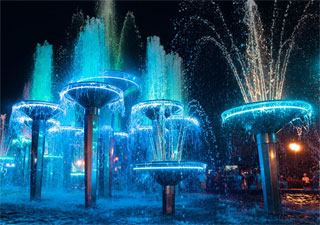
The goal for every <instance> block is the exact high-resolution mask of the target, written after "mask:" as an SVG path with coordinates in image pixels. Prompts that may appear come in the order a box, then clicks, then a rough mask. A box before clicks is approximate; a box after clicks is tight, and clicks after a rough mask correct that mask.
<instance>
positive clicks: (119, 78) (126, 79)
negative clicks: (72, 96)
mask: <svg viewBox="0 0 320 225" xmlns="http://www.w3.org/2000/svg"><path fill="white" fill-rule="evenodd" d="M120 73H121V74H126V73H122V72H120ZM126 75H128V77H130V75H129V74H126ZM130 78H132V77H130ZM135 78H136V77H134V76H133V79H129V78H125V77H120V76H115V75H102V76H96V77H88V78H84V79H81V80H79V81H77V82H83V81H90V80H94V79H117V80H123V81H127V82H129V83H132V84H133V85H135V86H136V87H137V88H140V84H138V83H137V82H135V81H134V79H135Z"/></svg>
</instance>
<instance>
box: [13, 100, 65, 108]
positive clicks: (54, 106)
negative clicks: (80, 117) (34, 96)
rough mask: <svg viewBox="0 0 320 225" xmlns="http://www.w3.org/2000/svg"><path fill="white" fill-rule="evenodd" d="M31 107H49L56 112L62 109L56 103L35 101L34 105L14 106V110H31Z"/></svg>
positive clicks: (25, 103) (21, 104)
mask: <svg viewBox="0 0 320 225" xmlns="http://www.w3.org/2000/svg"><path fill="white" fill-rule="evenodd" d="M31 107H48V108H52V109H54V110H57V109H60V107H59V105H58V104H55V103H50V102H36V101H33V102H32V103H28V102H20V103H18V104H16V105H14V106H12V110H19V109H21V108H31ZM60 110H61V109H60Z"/></svg>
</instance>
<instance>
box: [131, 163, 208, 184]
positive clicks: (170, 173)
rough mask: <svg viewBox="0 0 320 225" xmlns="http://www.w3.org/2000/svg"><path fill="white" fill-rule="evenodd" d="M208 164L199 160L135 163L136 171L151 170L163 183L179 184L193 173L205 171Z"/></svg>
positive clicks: (159, 181) (157, 179)
mask: <svg viewBox="0 0 320 225" xmlns="http://www.w3.org/2000/svg"><path fill="white" fill-rule="evenodd" d="M206 168H207V165H206V164H205V163H199V162H178V161H159V162H148V163H140V164H135V165H134V167H133V170H134V171H141V172H143V171H145V172H149V173H150V174H151V175H152V176H153V177H154V178H155V180H156V181H157V182H158V183H159V184H161V185H177V184H178V183H179V182H180V181H182V180H183V179H185V178H186V177H187V176H189V175H190V174H192V173H195V172H205V170H206Z"/></svg>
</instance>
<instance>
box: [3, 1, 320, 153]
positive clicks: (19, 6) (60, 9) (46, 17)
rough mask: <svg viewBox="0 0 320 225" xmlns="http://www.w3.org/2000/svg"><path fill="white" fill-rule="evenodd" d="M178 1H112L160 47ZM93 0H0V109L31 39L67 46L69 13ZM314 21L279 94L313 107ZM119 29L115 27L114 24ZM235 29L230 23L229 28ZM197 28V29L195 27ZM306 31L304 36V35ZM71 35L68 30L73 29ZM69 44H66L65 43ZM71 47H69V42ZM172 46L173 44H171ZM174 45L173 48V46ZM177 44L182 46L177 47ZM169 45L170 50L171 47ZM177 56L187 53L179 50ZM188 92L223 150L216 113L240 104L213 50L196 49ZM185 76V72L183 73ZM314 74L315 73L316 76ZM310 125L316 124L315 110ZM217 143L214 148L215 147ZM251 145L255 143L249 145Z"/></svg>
mask: <svg viewBox="0 0 320 225" xmlns="http://www.w3.org/2000/svg"><path fill="white" fill-rule="evenodd" d="M179 3H180V2H179V1H116V4H115V5H116V16H117V20H118V21H117V22H118V25H122V23H123V20H124V17H125V15H126V13H127V11H129V10H130V11H132V12H133V13H134V15H135V17H136V24H137V27H138V29H139V31H140V34H141V36H142V40H143V41H144V43H146V38H147V37H148V36H152V35H157V36H160V38H161V43H162V44H163V45H164V46H165V48H166V51H167V52H169V51H171V49H172V48H171V47H172V46H171V44H172V39H173V38H174V36H175V34H176V31H175V30H174V29H173V28H174V23H173V21H174V20H176V19H181V16H182V15H181V14H180V13H178V11H179V7H180V6H179ZM220 3H221V4H224V7H223V10H224V13H226V19H227V20H232V19H233V17H232V14H231V13H228V12H230V10H231V6H232V4H231V3H230V2H229V1H227V2H220ZM259 6H260V8H259V9H261V15H262V16H264V15H266V14H268V13H269V14H270V12H272V10H270V9H272V3H271V4H270V2H269V1H268V2H262V3H261V2H259ZM96 9H97V3H96V2H94V1H54V2H49V1H34V2H28V1H23V2H18V1H13V2H9V1H4V2H3V1H2V2H1V114H4V113H7V114H10V112H11V107H12V105H13V104H15V103H17V102H19V101H21V100H22V92H23V87H24V84H25V83H26V82H28V81H29V80H30V76H31V74H32V70H33V54H34V51H35V48H36V45H37V43H41V44H42V43H43V42H44V41H45V40H47V41H48V42H49V43H50V44H52V45H53V50H54V52H57V51H59V49H61V48H65V47H69V48H70V46H67V45H68V44H67V43H66V42H67V41H66V37H67V32H69V31H70V29H71V19H72V15H73V14H75V13H77V12H79V11H80V10H81V11H82V12H83V14H84V15H85V16H86V15H88V16H90V17H93V16H96ZM318 25H319V24H317V23H314V24H312V25H309V26H307V27H306V28H304V30H303V31H302V32H303V34H304V35H301V36H300V37H299V38H298V39H297V46H298V47H297V48H296V49H295V50H299V51H295V52H294V53H293V54H292V57H291V59H290V63H289V66H288V71H287V77H286V81H285V86H284V93H283V96H284V98H285V99H299V100H305V101H308V102H310V103H311V104H312V105H313V106H315V112H316V113H318V110H319V81H320V80H319V77H320V75H319V65H320V63H319V59H320V56H319V26H318ZM118 29H121V26H119V27H118ZM237 31H238V32H239V30H237V28H235V30H234V32H237ZM199 32H201V31H199ZM306 34H307V35H306ZM73 35H74V34H73ZM69 45H70V44H69ZM71 47H72V46H71ZM176 47H177V46H176ZM179 47H180V49H181V46H178V48H176V49H177V50H178V51H179ZM182 47H183V46H182ZM176 49H175V50H176ZM179 53H181V56H182V57H183V58H186V57H189V55H184V54H183V51H180V52H179ZM201 54H202V56H201V57H200V61H199V62H200V63H199V65H197V72H196V73H194V76H195V77H194V78H195V79H194V82H193V83H192V85H193V86H192V88H190V89H189V90H190V92H191V93H190V96H191V97H192V98H194V99H196V100H198V101H199V103H200V104H201V105H202V106H203V108H204V110H205V112H206V115H207V116H208V119H209V121H210V122H211V125H212V127H213V129H214V133H215V136H216V138H217V145H216V143H213V142H212V143H211V144H212V146H211V147H210V148H211V149H214V148H221V152H225V150H224V148H225V143H224V139H223V137H222V136H223V135H224V134H225V132H224V131H223V130H222V128H221V121H220V114H221V113H222V112H223V111H224V110H226V109H228V108H230V107H234V106H238V105H241V104H243V99H242V96H241V94H240V91H239V88H238V86H237V83H236V80H235V78H234V76H233V74H232V72H231V70H230V68H229V66H228V65H227V63H226V61H225V59H224V58H223V56H222V55H221V54H220V52H219V50H217V48H216V47H215V46H213V45H208V46H206V48H205V49H204V50H203V51H202V53H201ZM316 74H318V75H316ZM186 75H187V76H189V74H186ZM316 76H318V78H316ZM315 118H316V120H314V124H316V127H319V116H318V114H316V116H315ZM293 136H294V135H293ZM217 146H218V147H217ZM253 146H254V148H256V147H255V145H253Z"/></svg>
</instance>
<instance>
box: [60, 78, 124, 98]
mask: <svg viewBox="0 0 320 225" xmlns="http://www.w3.org/2000/svg"><path fill="white" fill-rule="evenodd" d="M80 89H83V90H84V92H86V91H88V90H92V89H93V90H98V89H103V90H107V91H112V92H114V93H115V94H117V95H118V96H119V98H118V99H117V100H116V101H119V100H121V99H122V98H123V91H122V90H121V89H120V88H117V87H115V86H112V85H110V84H107V83H103V82H76V83H70V84H68V85H67V86H66V87H65V88H64V89H63V90H62V91H61V92H60V99H63V98H66V99H69V100H71V101H73V99H71V98H70V96H69V95H68V92H69V91H72V90H80Z"/></svg>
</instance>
